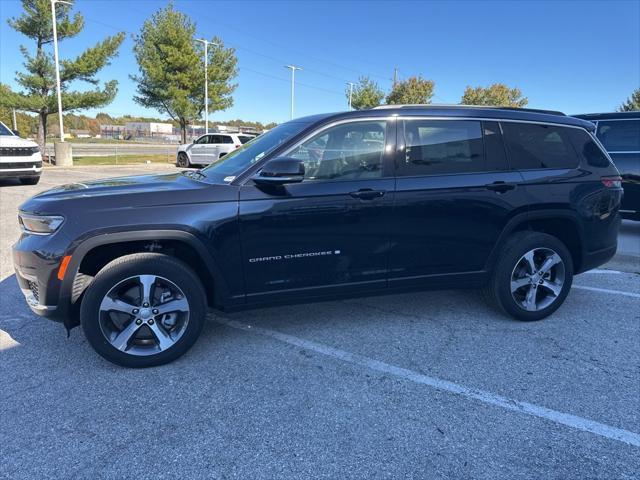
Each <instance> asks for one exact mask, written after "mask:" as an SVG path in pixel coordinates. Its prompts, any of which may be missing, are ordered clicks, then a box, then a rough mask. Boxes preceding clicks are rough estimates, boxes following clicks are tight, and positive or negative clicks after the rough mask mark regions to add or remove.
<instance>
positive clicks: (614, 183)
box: [600, 177, 622, 188]
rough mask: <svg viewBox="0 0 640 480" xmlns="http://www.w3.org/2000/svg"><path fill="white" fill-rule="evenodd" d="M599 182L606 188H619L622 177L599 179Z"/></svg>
mask: <svg viewBox="0 0 640 480" xmlns="http://www.w3.org/2000/svg"><path fill="white" fill-rule="evenodd" d="M600 181H601V182H602V184H603V185H604V186H605V187H607V188H620V187H621V186H622V177H601V178H600Z"/></svg>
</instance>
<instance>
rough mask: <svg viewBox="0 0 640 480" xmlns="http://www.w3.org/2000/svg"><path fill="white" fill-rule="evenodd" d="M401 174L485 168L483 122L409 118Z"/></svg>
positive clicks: (469, 170) (400, 166)
mask: <svg viewBox="0 0 640 480" xmlns="http://www.w3.org/2000/svg"><path fill="white" fill-rule="evenodd" d="M403 123H404V138H405V143H406V148H405V155H404V159H403V160H402V161H401V162H400V165H399V166H398V174H399V175H441V174H448V173H466V172H481V171H483V170H485V156H484V149H483V144H482V130H481V126H480V122H478V121H466V120H461V121H459V120H407V121H405V122H403Z"/></svg>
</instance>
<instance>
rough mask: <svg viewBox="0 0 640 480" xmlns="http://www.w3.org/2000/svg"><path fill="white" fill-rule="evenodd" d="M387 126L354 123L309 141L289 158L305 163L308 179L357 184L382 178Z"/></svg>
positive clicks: (336, 128) (384, 124)
mask: <svg viewBox="0 0 640 480" xmlns="http://www.w3.org/2000/svg"><path fill="white" fill-rule="evenodd" d="M385 133H386V122H384V121H382V122H351V123H347V124H342V125H338V126H335V127H332V128H330V129H328V130H325V131H323V132H321V133H320V134H318V135H316V136H315V137H312V138H311V139H310V140H307V141H306V142H304V143H303V144H302V145H299V146H298V147H296V148H295V149H294V150H293V151H292V152H290V153H289V154H288V155H287V156H288V157H293V158H297V159H299V160H302V161H303V162H304V166H305V179H308V180H357V179H361V178H379V177H381V176H382V156H383V153H384V145H385Z"/></svg>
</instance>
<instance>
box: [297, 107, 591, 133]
mask: <svg viewBox="0 0 640 480" xmlns="http://www.w3.org/2000/svg"><path fill="white" fill-rule="evenodd" d="M393 115H402V116H430V117H455V118H486V119H496V120H521V121H529V122H543V123H557V124H559V125H573V126H577V127H582V128H585V129H587V130H593V129H594V125H593V123H591V122H588V121H585V120H582V119H579V118H575V117H570V116H567V115H565V114H564V113H562V112H556V111H553V110H535V109H528V108H527V109H525V108H501V107H485V106H466V105H384V106H382V107H377V108H372V109H370V110H355V111H351V112H338V113H326V114H320V115H312V116H309V117H303V118H299V119H295V120H293V121H294V122H296V121H299V122H309V123H312V122H317V121H321V120H326V121H335V120H340V119H342V118H351V117H354V118H357V117H389V116H393Z"/></svg>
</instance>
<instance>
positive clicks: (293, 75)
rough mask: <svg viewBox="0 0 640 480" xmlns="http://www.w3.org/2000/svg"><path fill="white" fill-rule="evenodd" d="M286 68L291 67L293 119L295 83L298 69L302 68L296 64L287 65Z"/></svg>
mask: <svg viewBox="0 0 640 480" xmlns="http://www.w3.org/2000/svg"><path fill="white" fill-rule="evenodd" d="M284 67H285V68H290V69H291V119H293V105H294V91H295V83H296V70H302V69H301V68H300V67H296V66H295V65H285V66H284Z"/></svg>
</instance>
